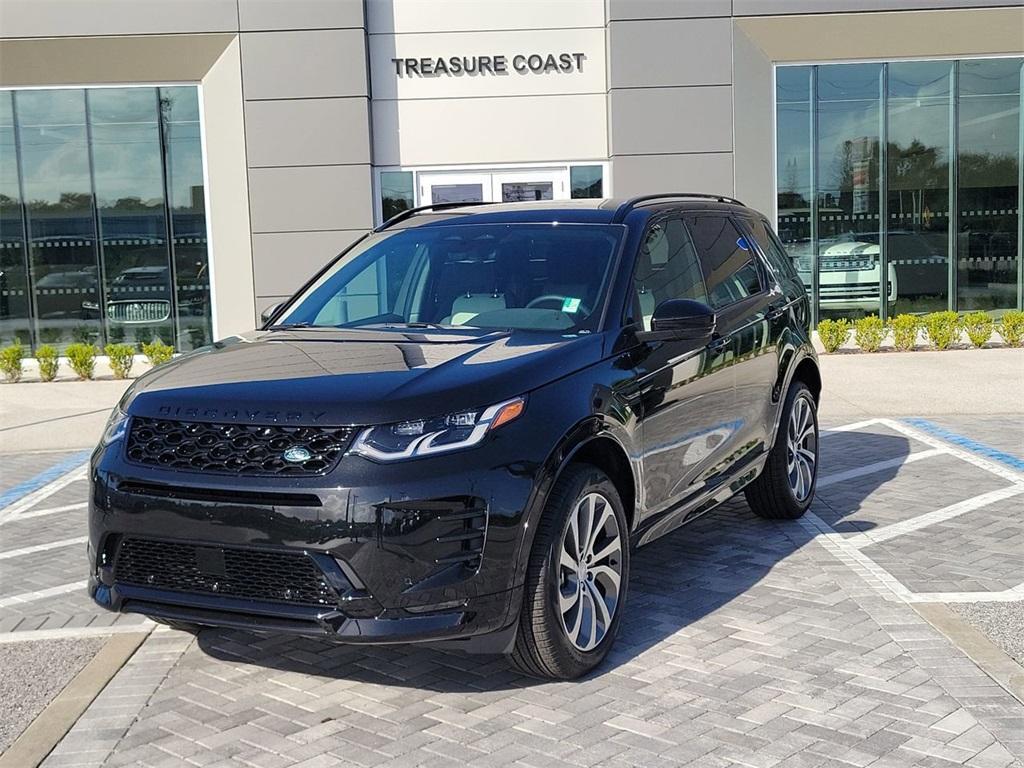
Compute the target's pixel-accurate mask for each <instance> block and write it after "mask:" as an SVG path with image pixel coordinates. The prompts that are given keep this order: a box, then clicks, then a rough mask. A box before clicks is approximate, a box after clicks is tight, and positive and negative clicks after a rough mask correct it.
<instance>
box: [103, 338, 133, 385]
mask: <svg viewBox="0 0 1024 768" xmlns="http://www.w3.org/2000/svg"><path fill="white" fill-rule="evenodd" d="M103 351H104V352H106V353H107V357H108V358H110V370H112V371H113V372H114V378H115V379H127V378H128V374H129V373H131V370H132V365H133V364H134V363H135V348H134V347H133V346H132V345H131V344H107V346H106V348H105V349H104V350H103Z"/></svg>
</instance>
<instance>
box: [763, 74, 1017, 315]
mask: <svg viewBox="0 0 1024 768" xmlns="http://www.w3.org/2000/svg"><path fill="white" fill-rule="evenodd" d="M1022 69H1024V59H1021V58H991V59H976V60H962V61H916V62H891V63H884V64H827V65H819V66H795V67H779V68H778V69H777V70H776V84H777V88H776V100H777V101H776V107H777V115H778V124H777V130H778V133H777V147H778V155H777V185H778V211H779V221H778V229H779V233H780V235H781V236H782V238H783V240H784V242H785V243H786V246H787V248H788V249H789V251H790V253H791V255H793V256H794V260H795V262H796V263H797V265H798V268H799V270H800V272H801V277H803V279H804V281H805V282H807V277H808V274H809V273H810V274H813V272H812V271H811V269H810V267H811V265H810V264H808V263H802V262H808V261H812V260H811V259H807V258H803V257H804V253H805V252H807V251H811V252H813V253H816V254H817V258H818V261H819V263H818V279H819V297H820V298H819V304H818V316H819V317H836V316H839V317H851V318H853V317H857V316H860V315H863V314H865V313H868V312H887V313H888V314H889V315H892V314H895V313H903V312H911V313H925V312H931V311H935V310H941V309H947V308H949V309H955V310H958V311H961V312H964V311H970V310H975V309H982V310H986V311H992V312H994V313H996V314H999V313H1001V312H1002V311H1003V310H1005V309H1007V308H1011V307H1015V306H1017V305H1018V303H1019V301H1020V300H1021V299H1020V295H1021V292H1022V290H1024V286H1021V284H1020V281H1021V278H1020V249H1021V243H1020V242H1019V239H1020V234H1019V233H1020V227H1021V212H1020V210H1019V209H1020V195H1021V180H1020V179H1021V175H1020V174H1021V156H1022V153H1024V130H1022V126H1021V100H1022V93H1021V82H1022V79H1024V71H1022ZM880 96H881V98H880ZM883 136H884V139H882V138H881V137H883ZM882 149H884V151H881V150H882ZM812 154H813V160H814V162H813V163H812V162H811V161H810V159H809V158H811V157H812ZM811 167H813V169H814V170H813V172H812V171H811V170H810V168H811ZM880 190H884V191H885V199H884V200H882V199H880ZM809 203H811V204H813V205H811V204H809ZM815 206H816V208H817V212H816V214H817V215H816V217H815V216H814V213H813V212H812V211H811V210H810V209H811V208H813V207H815ZM883 211H884V219H885V220H884V222H882V221H880V220H879V217H880V216H881V215H882V213H883ZM807 214H810V216H807ZM811 217H813V219H812V218H811ZM812 225H814V226H812ZM880 234H881V235H884V237H885V240H884V241H882V240H881V239H880ZM881 242H884V244H885V258H886V262H887V265H888V268H887V269H886V274H885V276H884V284H885V288H886V289H887V291H888V297H887V301H886V302H884V303H883V302H881V301H880V300H879V294H880V293H881V291H880V290H879V286H878V283H879V282H881V281H882V277H883V276H882V275H881V268H880V265H879V260H880V257H881V256H882V253H881V249H880V248H879V244H880V243H881ZM951 249H953V251H954V252H952V253H951ZM954 286H955V289H954Z"/></svg>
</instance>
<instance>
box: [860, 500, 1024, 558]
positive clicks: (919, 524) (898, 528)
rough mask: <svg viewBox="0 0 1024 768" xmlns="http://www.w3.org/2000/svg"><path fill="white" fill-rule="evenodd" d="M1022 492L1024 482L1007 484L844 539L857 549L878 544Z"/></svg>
mask: <svg viewBox="0 0 1024 768" xmlns="http://www.w3.org/2000/svg"><path fill="white" fill-rule="evenodd" d="M1022 493H1024V484H1022V485H1008V486H1006V487H1005V488H997V489H996V490H994V491H989V492H988V493H983V494H981V495H980V496H974V497H973V498H970V499H965V500H964V501H958V502H957V503H956V504H950V505H949V506H948V507H943V508H942V509H936V510H935V511H934V512H926V513H925V514H923V515H917V516H916V517H911V518H909V519H907V520H903V521H901V522H898V523H893V524H892V525H886V526H882V527H881V528H875V529H874V530H871V531H864V532H862V533H858V534H855V535H853V536H847V537H845V541H847V542H849V543H850V544H851V545H852V546H854V547H857V548H858V549H860V548H862V547H869V546H871V545H872V544H878V543H879V542H882V541H887V540H889V539H892V538H895V537H897V536H902V535H903V534H905V533H912V532H913V531H917V530H920V529H921V528H927V527H928V526H929V525H935V524H936V523H942V522H945V521H946V520H952V519H953V518H954V517H959V516H960V515H963V514H965V513H967V512H971V511H973V510H975V509H980V508H982V507H987V506H988V505H989V504H994V503H995V502H997V501H1002V500H1003V499H1009V498H1012V497H1014V496H1019V495H1020V494H1022Z"/></svg>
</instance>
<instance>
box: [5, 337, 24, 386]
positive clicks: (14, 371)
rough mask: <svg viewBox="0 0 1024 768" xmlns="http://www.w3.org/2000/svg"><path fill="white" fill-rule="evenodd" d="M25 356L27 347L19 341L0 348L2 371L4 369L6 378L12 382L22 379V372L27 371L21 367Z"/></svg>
mask: <svg viewBox="0 0 1024 768" xmlns="http://www.w3.org/2000/svg"><path fill="white" fill-rule="evenodd" d="M24 357H25V348H24V347H23V346H21V342H18V341H16V342H14V343H13V344H11V346H9V347H4V348H3V349H2V350H0V371H3V374H4V378H6V379H7V380H8V381H10V382H12V383H13V382H15V381H20V380H21V374H22V373H24V372H25V371H24V369H23V368H22V367H21V361H22V359H24Z"/></svg>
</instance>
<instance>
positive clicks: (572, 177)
mask: <svg viewBox="0 0 1024 768" xmlns="http://www.w3.org/2000/svg"><path fill="white" fill-rule="evenodd" d="M569 188H570V190H571V191H570V194H569V196H570V197H571V198H572V199H573V200H581V199H584V198H600V197H604V168H602V167H601V166H600V165H573V166H570V168H569Z"/></svg>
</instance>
